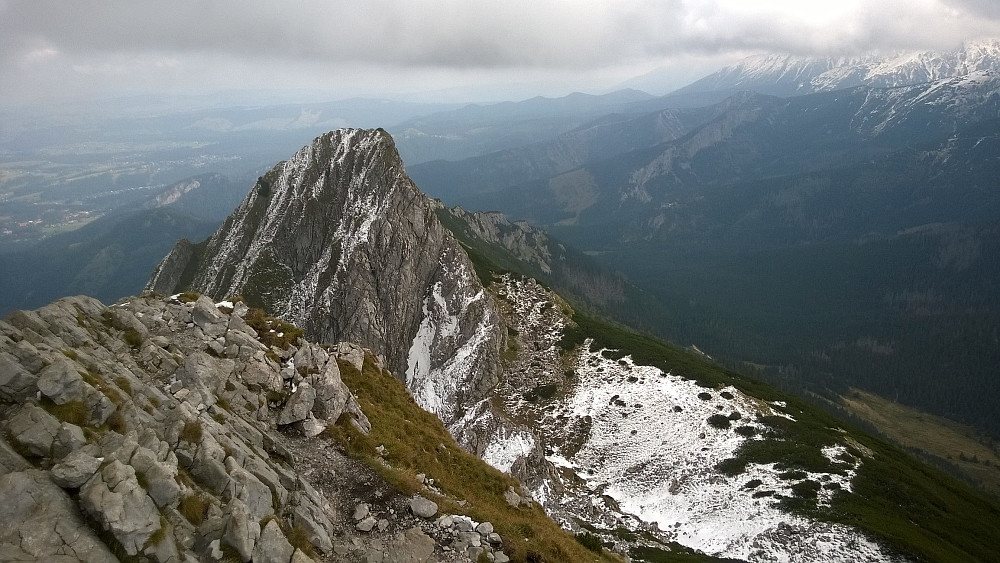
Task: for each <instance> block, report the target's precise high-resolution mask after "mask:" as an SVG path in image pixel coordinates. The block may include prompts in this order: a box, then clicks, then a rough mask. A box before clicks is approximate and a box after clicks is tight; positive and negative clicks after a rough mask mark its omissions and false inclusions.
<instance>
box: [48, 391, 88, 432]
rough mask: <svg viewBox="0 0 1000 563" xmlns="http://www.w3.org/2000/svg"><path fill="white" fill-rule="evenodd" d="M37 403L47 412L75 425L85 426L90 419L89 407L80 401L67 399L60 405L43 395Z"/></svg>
mask: <svg viewBox="0 0 1000 563" xmlns="http://www.w3.org/2000/svg"><path fill="white" fill-rule="evenodd" d="M38 404H39V406H41V407H42V408H43V409H45V410H46V411H48V413H49V414H51V415H52V416H54V417H56V418H57V419H59V420H61V421H63V422H68V423H70V424H75V425H77V426H86V425H87V423H88V422H89V421H90V409H89V408H87V405H85V404H83V402H82V401H67V402H65V403H63V404H61V405H57V404H56V403H54V402H52V400H50V399H48V398H46V397H43V398H42V400H41V401H39V402H38Z"/></svg>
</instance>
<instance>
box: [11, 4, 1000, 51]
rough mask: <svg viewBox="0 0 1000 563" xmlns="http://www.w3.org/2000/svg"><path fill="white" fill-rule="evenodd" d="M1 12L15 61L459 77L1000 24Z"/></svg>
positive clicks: (239, 10) (694, 15) (346, 9)
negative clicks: (142, 56)
mask: <svg viewBox="0 0 1000 563" xmlns="http://www.w3.org/2000/svg"><path fill="white" fill-rule="evenodd" d="M824 5H827V6H833V7H834V9H832V10H827V12H829V13H830V14H829V17H828V21H822V19H821V20H820V21H814V22H809V21H803V19H804V18H805V19H806V20H808V17H809V12H810V11H815V13H816V14H817V16H818V17H820V18H822V16H823V14H824V10H823V9H822V6H824ZM0 6H2V7H0V13H2V18H0V19H2V21H3V23H0V33H2V36H3V37H4V39H2V40H0V41H3V44H4V45H3V46H4V53H5V54H6V55H5V56H8V57H10V56H14V57H18V56H19V57H22V58H23V57H29V56H30V55H31V53H36V52H37V51H38V50H39V49H51V50H53V51H55V52H59V53H65V54H70V55H76V56H87V55H99V54H102V53H151V52H152V53H181V54H183V53H201V52H210V53H223V54H229V55H233V56H239V57H275V58H299V59H320V60H325V61H332V62H336V61H359V62H379V63H388V64H421V65H429V66H457V67H464V66H478V67H490V66H521V65H529V66H530V65H542V66H545V65H553V66H564V65H569V66H584V67H585V66H591V65H601V64H608V63H613V62H614V61H617V60H620V59H623V58H637V57H644V56H655V55H668V54H671V53H677V52H688V53H689V52H718V51H724V50H727V49H728V50H737V49H739V50H746V49H765V50H766V49H771V50H778V49H780V50H791V51H796V50H797V51H817V52H818V51H823V50H833V49H840V50H845V49H847V50H851V49H854V50H856V49H866V48H886V47H890V48H891V47H893V46H899V47H909V46H911V45H912V44H913V43H915V42H916V41H918V40H920V41H928V40H933V38H934V37H935V36H938V37H940V40H941V41H951V42H952V43H957V42H958V41H960V40H961V39H962V37H961V36H960V32H961V28H962V26H964V25H966V22H965V21H964V20H966V19H974V18H990V19H993V20H996V19H997V18H1000V8H998V7H997V4H996V3H995V2H994V1H993V0H948V1H946V0H935V1H927V0H910V1H907V2H902V1H895V0H885V1H881V2H872V1H865V2H857V1H856V2H852V1H851V0H843V1H841V2H781V1H772V2H742V1H735V0H702V1H693V0H661V1H649V0H632V1H629V0H615V1H589V2H588V1H551V0H550V1H538V0H535V1H531V0H506V1H503V2H497V1H489V2H475V1H470V0H429V1H420V2H407V1H402V2H401V1H390V0H368V1H365V2H353V1H352V2H337V1H315V0H314V1H300V2H273V1H267V2H261V1H235V0H217V1H211V2H209V1H183V0H182V1H175V2H162V1H158V2H149V1H127V2H87V1H79V2H78V1H65V2H7V3H4V4H2V5H0ZM748 6H752V7H753V9H749V8H748ZM802 6H806V7H808V6H819V7H820V8H818V9H810V8H805V9H803V8H802ZM852 7H855V9H852ZM948 10H951V11H952V12H955V13H953V14H952V17H951V19H952V20H953V21H952V22H950V23H949V22H944V28H943V29H942V26H941V23H942V22H941V16H942V14H944V13H946V12H947V11H948ZM932 18H933V19H932ZM994 23H995V22H994ZM932 24H934V25H932ZM952 28H955V29H952ZM915 38H916V39H915Z"/></svg>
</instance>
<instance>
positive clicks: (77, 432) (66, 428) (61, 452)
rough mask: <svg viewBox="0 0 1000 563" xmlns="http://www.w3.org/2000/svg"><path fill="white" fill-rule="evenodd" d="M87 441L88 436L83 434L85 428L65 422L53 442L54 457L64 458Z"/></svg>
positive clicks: (60, 426)
mask: <svg viewBox="0 0 1000 563" xmlns="http://www.w3.org/2000/svg"><path fill="white" fill-rule="evenodd" d="M86 443H87V437H86V436H84V434H83V428H80V427H79V426H77V425H75V424H70V423H68V422H64V423H62V424H60V425H59V431H58V432H57V433H56V439H55V441H53V443H52V459H62V458H64V457H66V456H67V455H69V454H70V453H71V452H74V451H76V450H78V449H80V448H82V447H83V446H84V445H85V444H86Z"/></svg>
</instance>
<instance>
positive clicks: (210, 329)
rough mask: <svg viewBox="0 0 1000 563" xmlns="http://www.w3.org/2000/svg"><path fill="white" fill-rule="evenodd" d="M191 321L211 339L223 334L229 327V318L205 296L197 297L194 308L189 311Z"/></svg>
mask: <svg viewBox="0 0 1000 563" xmlns="http://www.w3.org/2000/svg"><path fill="white" fill-rule="evenodd" d="M191 321H192V322H194V324H196V325H198V327H199V328H201V330H202V332H204V333H205V334H206V335H208V336H210V337H212V338H214V337H216V336H222V335H223V334H225V333H226V329H227V328H228V326H229V318H228V317H227V316H226V315H224V314H223V313H222V312H221V311H219V308H218V307H216V306H215V303H214V302H213V301H212V300H211V299H209V298H208V297H207V296H205V295H202V296H200V297H198V300H197V301H195V302H194V308H193V309H192V310H191Z"/></svg>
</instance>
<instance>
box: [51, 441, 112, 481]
mask: <svg viewBox="0 0 1000 563" xmlns="http://www.w3.org/2000/svg"><path fill="white" fill-rule="evenodd" d="M100 466H101V459H100V458H96V457H94V456H92V455H90V454H89V453H87V452H85V451H83V450H76V451H75V452H73V453H71V454H69V455H67V456H66V457H65V458H63V460H62V461H61V462H59V463H57V464H56V465H55V466H53V467H52V481H53V482H55V484H56V485H59V486H60V487H62V488H64V489H78V488H80V487H81V486H83V484H84V483H86V482H87V480H89V479H90V478H91V477H93V476H94V473H96V472H97V469H98V468H99V467H100Z"/></svg>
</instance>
